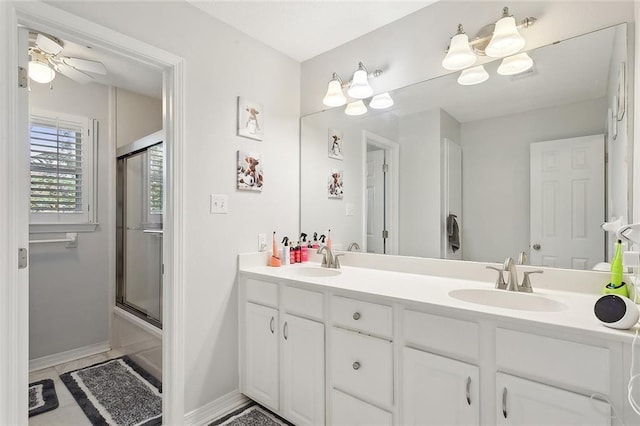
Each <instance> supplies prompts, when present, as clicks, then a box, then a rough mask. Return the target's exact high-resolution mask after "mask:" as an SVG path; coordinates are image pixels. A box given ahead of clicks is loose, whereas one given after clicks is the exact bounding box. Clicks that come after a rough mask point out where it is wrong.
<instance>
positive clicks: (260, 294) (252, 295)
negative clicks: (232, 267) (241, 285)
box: [245, 278, 278, 307]
mask: <svg viewBox="0 0 640 426" xmlns="http://www.w3.org/2000/svg"><path fill="white" fill-rule="evenodd" d="M245 297H246V298H247V300H249V301H251V302H256V303H260V304H261V305H267V306H273V307H277V306H278V284H275V283H270V282H267V281H260V280H254V279H253V278H247V282H246V285H245Z"/></svg>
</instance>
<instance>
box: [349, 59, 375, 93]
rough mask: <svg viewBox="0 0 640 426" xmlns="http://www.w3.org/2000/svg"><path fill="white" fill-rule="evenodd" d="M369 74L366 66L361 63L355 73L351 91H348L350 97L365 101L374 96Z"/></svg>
mask: <svg viewBox="0 0 640 426" xmlns="http://www.w3.org/2000/svg"><path fill="white" fill-rule="evenodd" d="M368 74H369V72H368V71H367V69H366V68H365V67H364V64H363V63H362V62H360V63H359V64H358V69H357V70H356V72H354V73H353V78H352V79H351V85H350V86H349V90H347V94H348V95H349V96H351V97H352V98H356V99H364V98H368V97H369V96H371V95H373V88H372V87H371V85H370V84H369V77H368Z"/></svg>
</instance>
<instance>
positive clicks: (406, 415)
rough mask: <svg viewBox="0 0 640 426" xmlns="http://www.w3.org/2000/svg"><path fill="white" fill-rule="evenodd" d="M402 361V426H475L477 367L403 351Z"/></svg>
mask: <svg viewBox="0 0 640 426" xmlns="http://www.w3.org/2000/svg"><path fill="white" fill-rule="evenodd" d="M402 359H403V363H402V365H403V374H402V396H403V402H402V424H405V425H477V424H479V422H480V420H479V413H480V401H479V394H480V393H479V390H478V389H479V387H478V385H479V375H478V367H476V366H475V365H470V364H466V363H464V362H460V361H456V360H453V359H450V358H445V357H442V356H438V355H433V354H431V353H428V352H423V351H419V350H416V349H411V348H406V347H405V348H404V349H403V353H402Z"/></svg>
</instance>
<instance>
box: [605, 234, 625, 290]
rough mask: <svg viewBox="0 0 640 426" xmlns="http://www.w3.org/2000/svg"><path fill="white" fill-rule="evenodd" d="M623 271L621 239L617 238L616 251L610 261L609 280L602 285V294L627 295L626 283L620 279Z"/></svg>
mask: <svg viewBox="0 0 640 426" xmlns="http://www.w3.org/2000/svg"><path fill="white" fill-rule="evenodd" d="M623 272H624V270H623V268H622V241H621V240H618V242H617V243H616V253H615V254H614V255H613V260H612V261H611V282H610V283H609V284H607V285H606V286H604V287H603V289H602V293H603V294H617V295H619V296H625V297H629V290H628V289H627V284H626V283H625V282H624V281H622V278H623Z"/></svg>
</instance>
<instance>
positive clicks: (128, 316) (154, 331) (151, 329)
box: [113, 306, 162, 339]
mask: <svg viewBox="0 0 640 426" xmlns="http://www.w3.org/2000/svg"><path fill="white" fill-rule="evenodd" d="M113 313H114V314H115V315H117V316H119V317H120V318H124V319H125V320H127V321H129V322H131V323H133V324H135V325H137V326H138V327H140V328H141V329H143V330H144V331H146V332H147V333H149V334H151V335H152V336H153V337H155V338H158V339H162V329H160V328H158V327H156V326H154V325H152V324H149V323H148V322H146V321H145V320H143V319H141V318H138V317H137V316H135V315H133V314H132V313H130V312H127V311H125V310H124V309H122V308H120V307H118V306H114V307H113Z"/></svg>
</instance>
